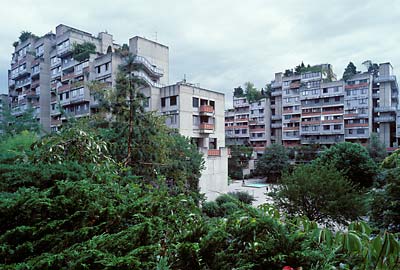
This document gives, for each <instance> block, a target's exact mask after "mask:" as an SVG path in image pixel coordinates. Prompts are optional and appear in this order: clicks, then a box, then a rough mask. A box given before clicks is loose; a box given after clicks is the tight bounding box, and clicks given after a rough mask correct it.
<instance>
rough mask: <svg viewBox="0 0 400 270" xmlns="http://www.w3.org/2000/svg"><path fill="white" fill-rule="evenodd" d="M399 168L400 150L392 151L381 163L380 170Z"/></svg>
mask: <svg viewBox="0 0 400 270" xmlns="http://www.w3.org/2000/svg"><path fill="white" fill-rule="evenodd" d="M399 167H400V149H397V150H396V151H394V152H393V153H392V154H391V155H390V156H388V157H386V158H385V159H384V160H383V162H382V168H384V169H395V168H399Z"/></svg>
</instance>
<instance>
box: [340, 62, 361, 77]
mask: <svg viewBox="0 0 400 270" xmlns="http://www.w3.org/2000/svg"><path fill="white" fill-rule="evenodd" d="M357 73H358V72H357V67H356V66H355V65H354V64H353V62H350V63H349V64H348V65H347V67H346V69H345V70H344V73H343V80H345V81H347V80H348V79H350V78H351V77H352V76H354V75H356V74H357Z"/></svg>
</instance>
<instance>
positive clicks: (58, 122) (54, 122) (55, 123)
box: [51, 119, 62, 126]
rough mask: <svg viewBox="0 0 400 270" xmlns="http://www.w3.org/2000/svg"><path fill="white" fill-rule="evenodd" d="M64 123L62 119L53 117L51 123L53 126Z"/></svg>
mask: <svg viewBox="0 0 400 270" xmlns="http://www.w3.org/2000/svg"><path fill="white" fill-rule="evenodd" d="M61 124H62V121H61V119H57V120H56V119H51V125H52V126H60V125H61Z"/></svg>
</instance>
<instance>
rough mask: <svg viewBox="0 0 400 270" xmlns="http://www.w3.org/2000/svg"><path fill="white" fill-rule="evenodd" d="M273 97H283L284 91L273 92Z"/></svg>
mask: <svg viewBox="0 0 400 270" xmlns="http://www.w3.org/2000/svg"><path fill="white" fill-rule="evenodd" d="M271 96H272V97H276V96H282V91H281V90H279V91H272V92H271Z"/></svg>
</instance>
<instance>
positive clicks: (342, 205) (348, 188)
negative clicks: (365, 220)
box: [272, 163, 364, 224]
mask: <svg viewBox="0 0 400 270" xmlns="http://www.w3.org/2000/svg"><path fill="white" fill-rule="evenodd" d="M280 183H281V187H280V188H279V190H278V191H277V192H276V193H272V196H273V198H274V202H275V204H276V205H277V206H278V207H279V209H283V210H284V211H285V212H287V213H288V214H289V215H291V216H306V217H308V218H309V219H310V220H314V221H317V222H322V223H327V224H335V223H336V222H337V223H342V224H346V223H347V222H348V221H351V220H355V219H357V218H358V217H359V216H361V215H362V214H363V213H364V211H363V209H364V205H363V200H362V196H361V195H360V194H359V193H358V192H357V191H356V190H355V189H354V187H353V186H352V184H351V182H350V181H348V180H347V179H346V178H345V177H343V176H342V174H341V173H340V172H339V171H337V170H336V169H335V168H332V167H328V166H318V165H316V164H314V163H313V164H306V165H299V166H298V167H297V168H296V169H295V170H294V171H293V173H291V174H286V175H284V176H283V178H282V180H281V182H280Z"/></svg>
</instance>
